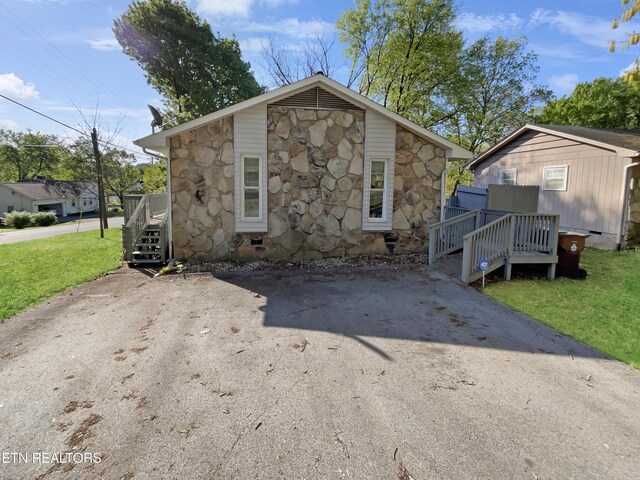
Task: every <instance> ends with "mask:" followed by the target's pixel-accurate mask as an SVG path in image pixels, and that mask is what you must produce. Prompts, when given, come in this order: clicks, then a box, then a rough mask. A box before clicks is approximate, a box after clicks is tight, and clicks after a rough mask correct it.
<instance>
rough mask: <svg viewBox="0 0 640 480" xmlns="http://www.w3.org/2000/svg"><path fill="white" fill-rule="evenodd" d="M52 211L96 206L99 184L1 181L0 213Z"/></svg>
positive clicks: (86, 209)
mask: <svg viewBox="0 0 640 480" xmlns="http://www.w3.org/2000/svg"><path fill="white" fill-rule="evenodd" d="M14 210H17V211H26V212H33V213H36V212H48V211H52V212H55V213H56V215H58V216H59V217H64V216H67V215H74V214H79V213H80V212H84V213H88V212H95V211H97V210H98V188H97V186H96V184H94V183H91V182H68V181H58V180H34V181H29V182H19V183H0V216H4V214H6V213H8V212H12V211H14Z"/></svg>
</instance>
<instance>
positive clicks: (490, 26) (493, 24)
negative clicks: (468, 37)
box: [455, 12, 524, 34]
mask: <svg viewBox="0 0 640 480" xmlns="http://www.w3.org/2000/svg"><path fill="white" fill-rule="evenodd" d="M455 24H456V26H457V27H458V28H459V29H460V30H463V31H465V32H468V33H479V34H485V33H488V32H490V31H494V30H498V31H505V30H514V29H517V28H520V27H522V25H524V20H523V19H522V18H520V17H519V16H518V15H516V14H515V13H507V14H504V13H499V14H490V15H476V14H475V13H471V12H463V13H461V14H460V15H458V18H456V21H455Z"/></svg>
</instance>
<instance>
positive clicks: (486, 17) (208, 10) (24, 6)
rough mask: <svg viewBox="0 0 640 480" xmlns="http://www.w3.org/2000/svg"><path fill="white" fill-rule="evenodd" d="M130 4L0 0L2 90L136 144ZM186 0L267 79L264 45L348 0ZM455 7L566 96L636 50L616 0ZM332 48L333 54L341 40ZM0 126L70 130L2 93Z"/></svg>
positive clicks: (138, 105) (291, 41) (332, 14)
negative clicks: (533, 61) (126, 17)
mask: <svg viewBox="0 0 640 480" xmlns="http://www.w3.org/2000/svg"><path fill="white" fill-rule="evenodd" d="M128 3H129V2H127V1H119V0H114V1H102V0H2V1H0V44H1V45H2V48H0V93H2V94H3V95H6V96H9V97H11V98H14V99H15V100H18V101H20V102H22V103H24V104H26V105H28V106H30V107H32V108H35V109H38V110H41V111H42V112H44V113H46V114H48V115H50V116H52V117H55V118H57V119H59V120H61V121H63V122H65V123H67V124H69V125H72V126H76V125H78V123H81V122H82V118H81V116H80V114H79V113H78V109H79V110H81V111H82V112H84V113H85V114H86V115H88V116H91V115H92V112H94V111H95V107H96V102H97V103H98V104H99V107H100V108H99V110H100V122H101V124H102V126H103V127H104V128H105V129H111V130H113V129H115V127H116V124H117V121H118V119H119V118H122V117H124V121H123V122H122V124H123V126H122V128H121V131H120V134H119V136H118V137H117V138H116V140H115V142H116V143H118V144H120V145H123V146H126V147H128V148H131V149H136V150H137V148H136V147H133V146H132V144H131V140H132V139H135V138H138V137H141V136H144V135H146V134H148V133H150V128H151V127H150V126H149V122H150V116H149V113H148V110H147V108H146V105H147V104H148V103H151V104H153V105H160V98H159V95H158V94H157V93H156V92H155V91H154V90H153V89H152V88H150V87H149V86H148V85H147V84H146V81H145V79H144V76H143V72H142V70H141V69H140V68H139V67H138V66H137V64H136V63H135V62H133V61H131V60H129V58H128V57H127V56H126V55H124V54H123V53H122V52H121V49H120V47H119V45H118V44H117V42H116V41H115V39H114V37H113V34H112V33H111V25H112V23H113V19H114V18H116V17H117V16H119V15H120V14H121V13H122V12H123V11H124V10H125V9H126V8H127V6H128ZM188 4H189V6H190V7H191V8H193V9H195V10H196V11H198V13H199V14H200V15H201V16H202V17H204V18H206V19H207V20H208V21H209V22H210V23H211V25H212V27H213V29H214V30H215V31H218V32H220V33H221V34H222V35H224V36H231V35H235V36H236V38H237V39H238V40H239V42H240V46H241V48H242V50H243V56H244V58H245V59H246V60H248V61H250V62H251V64H252V68H253V70H254V72H255V74H256V77H257V78H258V80H259V81H261V83H263V84H269V79H268V76H267V75H266V73H265V71H264V70H263V68H262V67H261V64H263V63H264V60H263V59H262V58H261V55H260V51H261V48H262V45H263V44H265V43H266V42H274V43H275V44H276V45H280V46H282V47H284V48H287V49H290V50H292V51H295V50H296V49H299V48H300V46H301V45H304V43H305V42H307V41H309V40H310V39H311V38H313V37H314V36H315V35H317V34H321V33H323V32H324V33H325V34H327V35H328V36H332V35H335V26H334V25H335V22H336V20H337V19H338V17H339V16H340V14H341V13H342V12H343V11H345V10H346V9H348V8H350V7H351V6H352V5H353V3H352V2H350V1H331V0H324V1H318V0H189V1H188ZM457 8H458V10H459V12H460V15H459V17H458V20H457V26H458V28H460V29H461V30H462V31H463V32H464V36H465V38H466V39H467V40H468V41H473V40H476V39H478V38H480V37H482V36H489V37H495V36H497V35H503V36H506V37H509V38H515V37H518V36H520V35H525V36H526V37H527V38H528V39H529V47H530V49H532V50H534V51H535V52H536V53H538V55H539V62H538V63H539V66H540V75H539V78H538V81H539V83H541V84H544V85H548V86H549V87H550V88H551V89H552V90H553V91H554V92H555V94H556V95H558V96H561V95H564V94H569V93H571V91H572V89H573V87H574V86H575V84H576V83H577V82H581V81H590V80H593V79H594V78H596V77H600V76H607V77H615V76H617V75H619V73H620V71H621V70H623V69H624V68H627V67H628V66H629V65H630V64H631V63H632V61H633V59H634V58H635V56H636V54H640V49H638V48H637V47H636V48H632V49H629V50H627V51H625V52H616V53H614V54H610V53H609V50H608V42H609V40H612V39H618V40H619V39H623V38H624V32H630V31H632V30H633V29H634V27H635V29H636V31H640V28H638V25H639V24H638V23H637V22H635V21H634V22H632V23H630V24H623V25H622V27H621V28H620V29H619V30H618V31H615V32H614V31H613V30H612V29H611V20H612V19H613V18H614V17H615V16H618V15H619V13H620V1H619V0H579V1H578V0H564V1H562V2H558V1H557V0H556V1H547V0H545V1H527V2H525V1H513V0H512V1H506V0H491V1H486V0H477V1H471V0H467V1H465V2H458V3H457ZM336 48H337V49H338V52H337V53H338V54H339V51H340V46H339V45H338V46H337V47H336ZM338 57H339V55H338ZM337 62H338V63H341V65H339V66H341V67H343V69H344V68H345V67H346V65H345V64H344V62H343V61H341V60H337ZM337 79H338V80H340V79H341V78H340V74H338V78H337ZM0 128H11V129H15V130H27V129H31V130H40V131H44V132H51V133H56V134H59V135H62V136H68V137H74V136H75V134H74V133H73V132H72V131H69V130H67V129H65V128H64V127H61V126H59V125H57V124H55V123H52V122H50V121H48V120H46V119H44V118H41V117H38V116H36V115H35V114H33V113H30V112H28V111H25V110H24V109H21V108H20V107H17V106H14V105H12V104H10V103H9V102H7V101H6V100H4V99H1V98H0ZM140 159H141V160H143V158H142V157H140Z"/></svg>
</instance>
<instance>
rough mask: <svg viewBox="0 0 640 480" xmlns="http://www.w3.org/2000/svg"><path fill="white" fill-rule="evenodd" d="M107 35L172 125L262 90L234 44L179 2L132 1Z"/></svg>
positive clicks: (162, 0) (251, 95) (254, 94)
mask: <svg viewBox="0 0 640 480" xmlns="http://www.w3.org/2000/svg"><path fill="white" fill-rule="evenodd" d="M113 32H114V34H115V37H116V39H117V40H118V42H119V43H120V45H121V46H122V49H123V52H124V53H125V54H127V55H128V56H129V57H130V58H131V59H132V60H135V61H136V62H137V63H138V64H139V65H140V66H141V67H142V69H143V70H144V71H145V75H146V78H147V82H148V83H149V84H150V85H151V86H152V87H153V88H155V89H156V90H157V91H158V92H159V93H160V94H162V95H163V97H164V103H165V106H166V111H165V112H164V113H165V114H167V115H168V116H169V117H171V119H173V120H175V121H177V122H184V121H187V120H191V119H193V118H196V117H199V116H202V115H205V114H208V113H211V112H213V111H215V110H219V109H220V108H223V107H226V106H228V105H231V104H234V103H237V102H240V101H242V100H246V99H247V98H250V97H253V96H256V95H258V94H260V93H262V92H263V88H262V87H261V86H260V85H259V84H258V82H257V81H256V80H255V78H254V76H253V74H252V73H251V70H250V65H249V64H248V63H246V62H244V61H243V60H242V58H241V56H240V47H239V45H238V42H237V40H235V39H226V38H221V37H219V36H216V35H214V34H213V32H212V31H211V27H210V25H209V23H208V22H207V21H206V20H205V21H203V20H201V19H200V18H199V17H198V15H197V14H196V13H195V12H193V11H192V10H190V9H189V8H188V7H187V5H186V3H185V2H184V1H173V0H140V1H134V2H132V3H131V4H130V5H129V8H128V9H127V11H126V12H125V13H123V14H122V16H121V17H120V18H117V19H116V20H114V27H113Z"/></svg>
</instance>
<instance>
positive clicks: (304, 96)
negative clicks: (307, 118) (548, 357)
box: [269, 87, 363, 110]
mask: <svg viewBox="0 0 640 480" xmlns="http://www.w3.org/2000/svg"><path fill="white" fill-rule="evenodd" d="M269 105H271V106H276V107H293V108H316V109H323V110H363V109H362V108H360V107H357V106H355V105H354V104H352V103H350V102H347V101H346V100H344V99H342V98H340V97H338V96H336V95H334V94H333V93H330V92H327V91H326V90H324V89H322V88H320V87H314V88H310V89H308V90H305V91H303V92H300V93H296V94H295V95H291V96H290V97H286V98H283V99H281V100H278V101H277V102H273V103H271V104H269Z"/></svg>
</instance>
